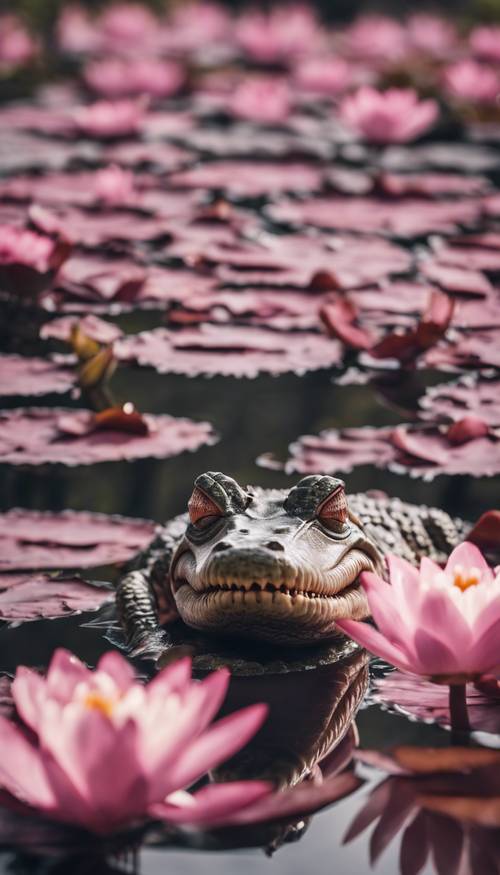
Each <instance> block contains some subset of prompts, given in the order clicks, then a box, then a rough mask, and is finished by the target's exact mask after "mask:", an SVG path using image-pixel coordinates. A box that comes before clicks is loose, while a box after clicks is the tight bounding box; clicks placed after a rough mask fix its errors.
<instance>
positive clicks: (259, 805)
mask: <svg viewBox="0 0 500 875" xmlns="http://www.w3.org/2000/svg"><path fill="white" fill-rule="evenodd" d="M362 783H363V782H362V780H361V779H360V778H358V776H357V775H355V774H354V772H351V771H348V772H343V773H342V774H341V775H336V776H335V777H333V778H328V779H327V780H326V781H324V782H323V783H322V784H319V785H318V784H314V783H313V782H312V781H305V782H303V783H302V784H298V785H297V786H296V787H293V788H292V789H291V790H285V791H282V792H277V793H273V794H272V795H268V796H265V797H264V798H263V799H261V800H260V801H258V802H256V803H255V804H254V805H250V806H248V807H246V808H244V809H243V811H237V812H235V814H234V815H232V816H229V817H228V818H225V819H224V821H223V822H222V823H221V824H220V825H221V826H226V825H228V826H229V825H231V826H235V825H244V824H248V823H262V822H266V823H269V822H272V821H275V820H284V819H287V818H290V817H293V816H299V815H300V816H302V817H303V816H306V815H308V814H312V813H313V812H315V811H318V810H319V809H320V808H324V807H325V805H330V804H331V803H332V802H336V801H337V800H339V799H343V798H344V797H345V796H349V795H350V794H351V793H354V791H355V790H358V789H359V787H360V786H361V784H362Z"/></svg>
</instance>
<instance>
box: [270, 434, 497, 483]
mask: <svg viewBox="0 0 500 875" xmlns="http://www.w3.org/2000/svg"><path fill="white" fill-rule="evenodd" d="M464 437H465V438H466V439H465V440H464V441H463V442H462V443H460V444H456V443H455V442H453V441H452V440H451V439H449V438H448V436H447V433H446V430H445V429H443V430H440V429H438V428H437V427H432V426H429V427H426V428H420V427H415V426H411V425H400V426H397V427H396V428H395V429H391V428H369V427H366V428H345V429H342V430H340V431H337V430H336V429H330V430H328V431H323V432H321V433H320V434H319V435H318V436H311V435H307V436H305V437H301V438H299V439H298V440H297V441H296V442H295V443H293V444H291V446H290V452H291V455H290V458H289V459H288V461H287V462H286V463H285V464H284V465H282V464H281V463H279V462H278V461H277V460H276V459H275V458H274V457H273V456H272V455H264V456H261V457H260V459H259V460H258V461H259V464H261V465H263V466H264V467H270V468H284V470H285V471H286V472H287V473H294V472H297V471H299V472H301V473H304V474H315V473H325V474H330V473H335V472H336V471H344V472H349V471H352V470H353V468H356V467H358V466H359V465H373V466H374V467H376V468H389V469H390V470H392V471H395V472H396V473H398V474H410V475H411V476H412V477H422V478H423V479H425V480H432V479H433V478H434V477H436V476H437V475H438V474H448V475H451V474H469V475H472V476H473V477H491V476H494V475H495V474H498V473H499V472H500V439H499V438H497V437H495V436H494V434H489V433H488V434H487V435H484V431H483V434H482V436H479V437H474V436H472V435H469V434H468V433H467V429H465V435H464Z"/></svg>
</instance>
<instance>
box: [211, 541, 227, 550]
mask: <svg viewBox="0 0 500 875" xmlns="http://www.w3.org/2000/svg"><path fill="white" fill-rule="evenodd" d="M229 547H230V544H228V543H227V541H219V543H218V544H216V545H215V547H214V548H213V552H214V553H221V552H222V551H223V550H229Z"/></svg>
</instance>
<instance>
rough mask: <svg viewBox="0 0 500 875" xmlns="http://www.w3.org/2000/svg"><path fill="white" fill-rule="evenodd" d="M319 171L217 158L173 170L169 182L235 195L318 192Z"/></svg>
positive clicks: (289, 165) (299, 165)
mask: <svg viewBox="0 0 500 875" xmlns="http://www.w3.org/2000/svg"><path fill="white" fill-rule="evenodd" d="M322 178H323V177H322V172H321V170H320V169H318V168H317V167H315V166H314V165H312V164H311V165H308V164H286V163H276V164H271V163H264V162H262V163H260V162H259V163H258V162H255V161H227V162H226V161H220V162H217V163H215V162H214V163H211V164H200V165H198V166H196V167H193V168H192V169H191V170H185V171H181V172H180V173H174V174H172V176H171V177H170V180H169V181H170V184H171V185H173V186H174V187H175V186H177V187H179V188H201V189H212V190H214V189H215V190H219V189H224V190H225V191H228V192H230V193H231V194H232V195H235V196H238V197H260V196H262V195H265V196H268V195H269V194H272V193H273V192H281V191H317V190H318V189H319V188H321V184H322Z"/></svg>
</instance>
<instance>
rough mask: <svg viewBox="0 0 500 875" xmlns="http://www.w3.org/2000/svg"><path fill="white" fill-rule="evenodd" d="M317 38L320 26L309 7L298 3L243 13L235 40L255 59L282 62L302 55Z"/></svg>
mask: <svg viewBox="0 0 500 875" xmlns="http://www.w3.org/2000/svg"><path fill="white" fill-rule="evenodd" d="M318 37H319V27H318V22H317V20H316V17H315V15H314V13H313V11H312V9H311V8H310V6H308V5H306V4H305V3H304V4H300V3H296V4H292V5H289V6H281V7H278V6H277V7H276V8H275V9H272V10H271V11H270V12H269V14H265V13H264V12H261V11H259V10H250V11H249V12H245V13H243V15H241V17H240V19H239V21H238V22H237V25H236V40H237V42H238V43H239V44H240V46H241V48H242V49H243V51H244V52H246V53H247V54H248V55H250V57H252V58H254V59H255V60H256V61H260V62H262V63H268V62H273V61H284V60H288V59H290V58H293V57H296V56H297V55H303V54H305V53H306V52H307V51H309V50H310V49H311V47H312V46H313V45H314V44H315V43H316V42H317V40H318Z"/></svg>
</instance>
